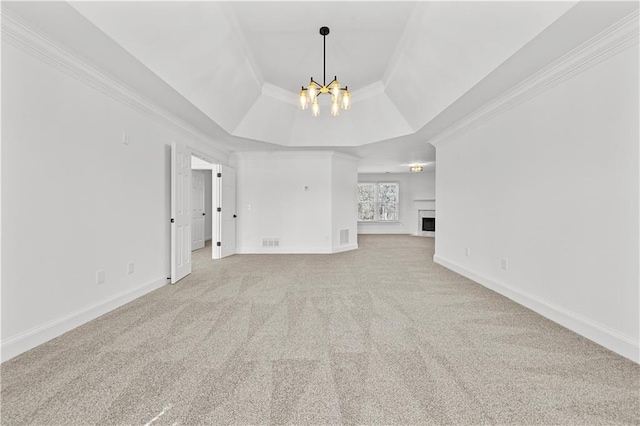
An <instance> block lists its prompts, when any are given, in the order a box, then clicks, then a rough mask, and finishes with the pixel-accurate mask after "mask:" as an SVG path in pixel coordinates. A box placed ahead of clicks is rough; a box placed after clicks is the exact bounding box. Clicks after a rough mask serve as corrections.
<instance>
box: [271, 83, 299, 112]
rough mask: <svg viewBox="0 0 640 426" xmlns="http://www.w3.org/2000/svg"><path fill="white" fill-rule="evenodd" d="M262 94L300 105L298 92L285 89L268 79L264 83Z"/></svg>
mask: <svg viewBox="0 0 640 426" xmlns="http://www.w3.org/2000/svg"><path fill="white" fill-rule="evenodd" d="M262 94H263V95H265V96H268V97H270V98H273V99H277V100H279V101H282V102H284V103H287V104H290V105H293V106H298V96H299V95H298V94H297V93H293V92H291V91H289V90H286V89H283V88H282V87H280V86H276V85H275V84H271V83H267V82H266V81H265V82H264V83H263V84H262Z"/></svg>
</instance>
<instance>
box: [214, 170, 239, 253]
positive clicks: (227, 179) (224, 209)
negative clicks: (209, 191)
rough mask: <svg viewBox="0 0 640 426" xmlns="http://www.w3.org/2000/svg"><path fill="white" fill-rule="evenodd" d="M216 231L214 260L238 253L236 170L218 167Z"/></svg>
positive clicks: (215, 206) (216, 177)
mask: <svg viewBox="0 0 640 426" xmlns="http://www.w3.org/2000/svg"><path fill="white" fill-rule="evenodd" d="M213 179H216V180H217V185H215V187H216V188H217V191H216V194H215V195H216V196H215V200H216V204H215V205H214V208H215V209H216V228H215V229H216V230H217V235H216V236H217V238H216V239H214V243H215V244H216V245H215V246H214V250H213V254H212V256H213V258H214V259H221V258H223V257H227V256H231V255H232V254H235V253H236V170H235V169H234V168H232V167H227V166H222V165H218V166H216V175H215V176H214V177H213Z"/></svg>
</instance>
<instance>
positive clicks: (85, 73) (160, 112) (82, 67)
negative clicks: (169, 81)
mask: <svg viewBox="0 0 640 426" xmlns="http://www.w3.org/2000/svg"><path fill="white" fill-rule="evenodd" d="M2 39H3V41H6V42H9V43H10V44H11V45H13V46H15V47H17V48H18V49H20V50H22V51H23V52H25V53H28V54H30V55H32V56H34V57H36V58H38V59H40V60H42V61H43V62H45V63H47V64H49V65H51V66H53V67H54V68H56V69H58V70H60V71H62V72H63V73H65V74H66V75H68V76H70V77H72V78H74V79H75V80H77V81H79V82H81V83H84V84H86V85H88V86H90V87H92V88H94V89H96V90H98V91H100V92H101V93H103V94H105V95H107V96H109V97H110V98H112V99H114V100H116V101H118V102H120V103H121V104H123V105H126V106H128V107H130V108H132V109H134V110H136V111H138V112H140V113H142V114H144V115H146V116H147V117H149V118H151V119H153V120H155V121H157V122H159V123H160V124H163V125H165V126H167V127H169V128H171V129H172V130H174V131H176V132H177V133H179V134H181V135H183V136H185V137H187V138H189V140H190V141H191V142H192V143H195V146H193V148H197V149H199V150H201V151H204V152H209V153H211V154H212V155H214V156H215V157H216V158H219V159H221V160H222V159H226V158H228V157H229V151H228V150H226V149H224V148H221V147H216V146H215V141H214V140H212V139H211V138H210V137H209V136H207V135H206V134H204V133H203V132H201V131H200V130H198V129H197V128H195V127H194V126H192V125H191V124H189V123H187V122H186V121H184V120H182V119H181V118H179V117H177V116H176V115H174V114H173V113H171V112H169V111H167V110H166V109H164V108H162V107H160V106H159V105H157V104H155V103H154V102H152V101H151V100H149V99H147V98H146V97H144V96H143V95H141V94H140V93H139V92H137V91H136V90H134V89H133V88H132V87H130V86H128V85H127V84H125V83H124V82H122V81H120V80H118V79H117V78H115V77H113V76H110V75H108V74H107V73H106V72H105V71H103V70H102V69H100V68H99V67H97V66H96V65H94V64H92V63H91V62H89V61H88V60H87V59H85V58H83V57H82V56H80V55H79V54H77V53H76V52H74V51H73V50H71V49H70V48H68V47H66V46H64V45H63V44H61V43H59V42H58V41H56V40H54V39H53V38H51V37H50V36H49V35H47V34H45V33H44V32H42V31H41V30H39V29H37V28H35V27H33V26H32V25H29V24H28V23H26V22H24V21H23V20H22V19H21V18H19V17H18V16H16V15H15V14H14V13H13V12H10V11H8V10H7V9H6V8H3V10H2Z"/></svg>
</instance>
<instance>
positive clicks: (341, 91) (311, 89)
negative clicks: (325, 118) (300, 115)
mask: <svg viewBox="0 0 640 426" xmlns="http://www.w3.org/2000/svg"><path fill="white" fill-rule="evenodd" d="M327 34H329V27H321V28H320V35H321V36H322V52H323V55H324V56H323V61H322V63H323V66H324V69H323V74H322V84H320V83H317V82H316V81H315V80H314V79H313V77H311V82H310V83H309V86H308V87H304V86H302V89H301V90H300V103H299V106H300V109H307V108H308V107H309V104H311V115H313V116H314V117H317V116H319V115H320V106H319V105H318V96H320V95H322V94H325V93H329V94H331V115H332V116H333V117H336V116H338V115H339V114H340V108H342V109H351V95H350V94H349V90H348V89H347V86H345V87H344V88H343V87H340V83H338V77H337V76H335V77H333V80H332V81H331V82H329V84H327V83H326V81H327V79H326V74H327V64H326V62H327V40H326V37H327Z"/></svg>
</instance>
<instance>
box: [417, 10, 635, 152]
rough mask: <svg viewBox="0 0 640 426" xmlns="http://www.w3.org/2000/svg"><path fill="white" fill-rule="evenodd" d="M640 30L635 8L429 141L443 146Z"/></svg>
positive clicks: (631, 40) (627, 42)
mask: <svg viewBox="0 0 640 426" xmlns="http://www.w3.org/2000/svg"><path fill="white" fill-rule="evenodd" d="M638 30H639V26H638V11H637V10H636V11H634V12H633V13H631V14H629V15H627V16H626V17H624V18H622V19H621V20H620V21H618V22H617V23H615V24H613V25H611V26H610V27H609V28H607V29H606V30H604V31H602V32H600V33H599V34H597V35H596V36H594V37H592V38H590V39H589V40H587V41H586V42H584V43H583V44H581V45H580V46H578V47H576V48H575V49H573V50H572V51H570V52H569V53H567V54H566V55H564V56H562V57H561V58H559V59H557V60H556V61H554V62H552V63H551V64H550V65H548V66H546V67H544V68H542V69H541V70H539V71H538V72H536V73H534V74H533V75H531V76H530V77H529V78H527V79H525V80H523V81H522V82H521V83H519V84H517V85H515V86H514V87H512V88H511V89H509V90H507V91H506V92H504V93H503V94H501V95H499V96H498V97H496V98H494V99H493V100H492V101H490V102H488V103H486V104H484V105H483V106H482V107H480V108H478V109H477V110H475V111H474V112H472V113H471V114H469V115H467V116H466V117H464V118H463V119H461V120H459V121H458V122H456V123H455V124H453V125H451V126H449V127H448V128H446V129H445V130H443V131H442V132H440V133H438V134H437V135H435V136H434V137H432V138H431V139H429V140H427V142H428V143H430V144H431V145H433V146H435V147H439V146H442V145H443V144H444V143H446V142H448V141H451V140H454V139H456V138H458V137H459V136H461V135H463V134H465V133H467V132H468V131H470V130H471V129H473V128H475V127H477V126H480V125H482V124H484V123H486V122H488V121H490V120H492V119H494V118H495V117H497V116H499V115H501V114H503V113H505V112H507V111H509V110H510V109H512V108H515V107H516V106H518V105H520V104H522V103H524V102H527V101H529V100H530V99H532V98H534V97H535V96H538V95H540V94H542V93H544V92H546V91H547V90H549V89H551V88H553V87H555V86H557V85H558V84H560V83H562V82H564V81H567V80H569V79H571V78H573V77H574V76H576V75H577V74H579V73H581V72H583V71H586V70H587V69H589V68H591V67H593V66H594V65H597V64H598V63H600V62H602V61H604V60H606V59H608V58H610V57H612V56H614V55H616V54H618V53H620V52H622V51H623V50H625V49H627V48H629V47H632V46H634V45H637V44H638V34H639V31H638Z"/></svg>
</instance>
